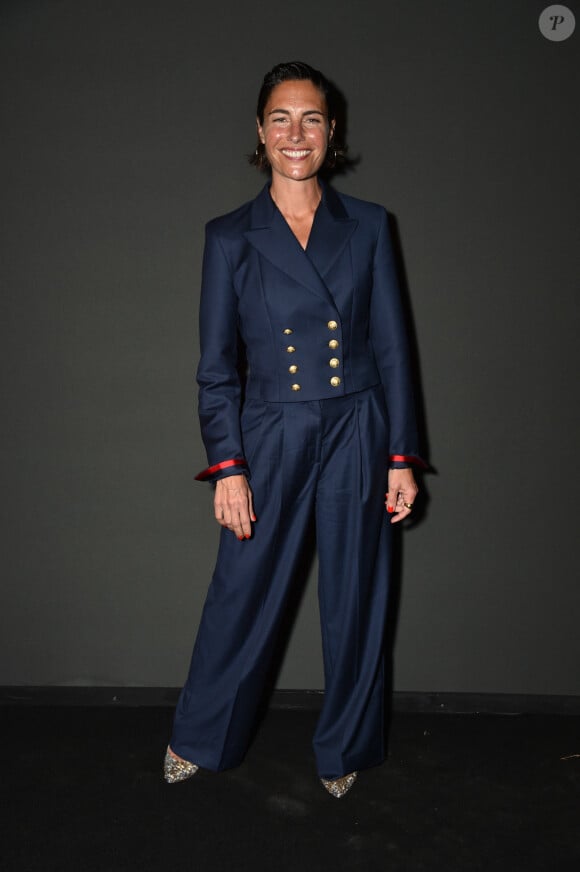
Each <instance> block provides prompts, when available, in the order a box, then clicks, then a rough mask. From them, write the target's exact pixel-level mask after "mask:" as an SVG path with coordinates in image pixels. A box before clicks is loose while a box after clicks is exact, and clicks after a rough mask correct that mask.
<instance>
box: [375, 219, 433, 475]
mask: <svg viewBox="0 0 580 872" xmlns="http://www.w3.org/2000/svg"><path fill="white" fill-rule="evenodd" d="M370 336H371V342H372V346H373V351H374V355H375V359H376V362H377V366H378V369H379V372H380V376H381V382H382V385H383V389H384V393H385V400H386V404H387V411H388V415H389V432H390V444H389V460H390V461H391V463H393V464H394V465H396V466H399V465H404V464H407V463H416V464H418V465H419V466H423V467H426V466H427V464H426V463H425V461H424V460H423V459H422V458H421V457H420V455H419V439H418V433H417V420H416V413H415V400H414V396H413V393H414V392H413V383H412V371H411V363H410V357H409V346H408V338H407V325H406V323H405V318H404V314H403V307H402V304H401V293H400V288H399V282H398V278H397V270H396V265H395V257H394V251H393V244H392V240H391V236H390V233H389V226H388V220H387V212H386V210H385V209H382V208H381V221H380V227H379V233H378V237H377V244H376V249H375V256H374V263H373V289H372V295H371V311H370Z"/></svg>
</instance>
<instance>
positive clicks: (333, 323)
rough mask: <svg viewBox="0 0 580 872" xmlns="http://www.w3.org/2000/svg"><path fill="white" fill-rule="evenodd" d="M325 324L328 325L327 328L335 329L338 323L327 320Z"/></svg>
mask: <svg viewBox="0 0 580 872" xmlns="http://www.w3.org/2000/svg"><path fill="white" fill-rule="evenodd" d="M326 326H327V327H328V329H329V330H336V328H337V327H338V324H337V323H336V321H329V322H328V324H327V325H326Z"/></svg>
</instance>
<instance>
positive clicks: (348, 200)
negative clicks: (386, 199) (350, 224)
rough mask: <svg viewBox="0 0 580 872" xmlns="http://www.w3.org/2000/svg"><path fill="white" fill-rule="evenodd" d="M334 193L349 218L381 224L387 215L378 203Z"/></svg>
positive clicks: (337, 192)
mask: <svg viewBox="0 0 580 872" xmlns="http://www.w3.org/2000/svg"><path fill="white" fill-rule="evenodd" d="M334 193H335V194H336V196H337V197H338V199H339V200H340V202H341V203H342V205H343V207H344V209H345V211H346V213H347V214H348V216H349V217H350V218H358V219H359V220H366V221H376V222H381V221H382V220H383V219H384V216H385V215H386V213H387V210H386V209H385V207H384V206H381V205H380V203H373V202H371V201H370V200H360V199H359V198H358V197H351V196H350V195H349V194H343V193H341V192H340V191H335V192H334Z"/></svg>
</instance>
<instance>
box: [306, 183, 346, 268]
mask: <svg viewBox="0 0 580 872" xmlns="http://www.w3.org/2000/svg"><path fill="white" fill-rule="evenodd" d="M357 225H358V221H357V220H356V219H354V218H349V217H348V214H347V212H346V209H345V208H344V206H343V205H342V202H341V200H340V199H339V197H338V196H337V194H336V193H335V191H333V190H332V188H329V187H328V186H327V185H325V184H323V189H322V201H321V203H320V206H319V207H318V210H317V212H316V215H315V217H314V224H313V225H312V231H311V233H310V239H309V240H308V246H307V248H306V253H307V255H308V257H309V258H310V260H311V261H312V263H313V264H314V266H315V267H316V269H317V271H318V273H319V274H320V276H321V277H322V278H323V279H324V278H325V276H326V275H328V273H329V272H330V270H331V268H332V266H333V264H334V263H335V262H336V260H337V259H338V257H340V255H341V253H342V250H343V249H344V247H345V245H346V244H347V242H348V241H349V239H350V237H351V236H352V234H353V233H354V231H355V229H356V227H357Z"/></svg>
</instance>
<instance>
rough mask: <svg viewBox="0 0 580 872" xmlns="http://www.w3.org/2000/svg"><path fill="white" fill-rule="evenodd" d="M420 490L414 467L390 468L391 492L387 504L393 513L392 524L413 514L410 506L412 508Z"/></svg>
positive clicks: (387, 495) (388, 510)
mask: <svg viewBox="0 0 580 872" xmlns="http://www.w3.org/2000/svg"><path fill="white" fill-rule="evenodd" d="M418 492H419V488H418V487H417V484H416V482H415V476H414V475H413V470H412V469H389V492H388V493H387V494H386V497H387V501H386V503H385V506H386V507H387V512H388V513H389V514H390V515H392V518H391V524H396V523H397V521H402V520H403V518H406V517H407V516H408V515H410V514H411V509H410V508H409V506H411V508H412V506H413V503H414V502H415V497H416V496H417V494H418ZM393 513H394V514H393Z"/></svg>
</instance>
